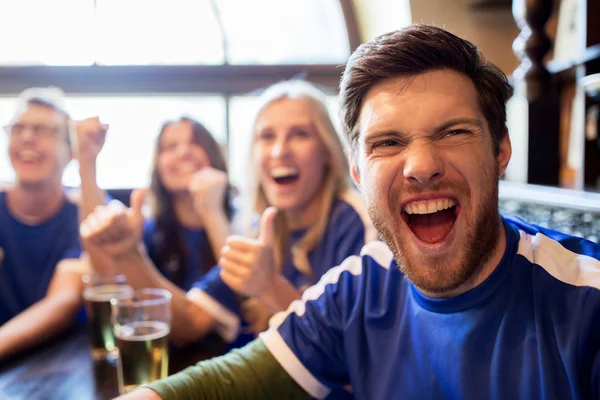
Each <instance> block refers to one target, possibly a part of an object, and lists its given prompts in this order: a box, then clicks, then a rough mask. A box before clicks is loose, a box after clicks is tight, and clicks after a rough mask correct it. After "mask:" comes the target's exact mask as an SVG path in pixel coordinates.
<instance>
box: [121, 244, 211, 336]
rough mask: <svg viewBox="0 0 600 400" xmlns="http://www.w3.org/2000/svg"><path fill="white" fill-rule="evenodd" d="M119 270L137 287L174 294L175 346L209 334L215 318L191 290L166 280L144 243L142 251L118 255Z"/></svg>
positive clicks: (172, 305)
mask: <svg viewBox="0 0 600 400" xmlns="http://www.w3.org/2000/svg"><path fill="white" fill-rule="evenodd" d="M115 262H116V263H117V270H118V271H119V272H120V273H122V274H124V275H125V276H126V277H127V282H128V283H129V284H130V285H131V286H132V287H134V288H136V289H137V288H148V287H159V288H163V289H167V290H168V291H170V292H171V294H172V296H173V297H172V299H171V308H172V311H173V320H172V322H171V334H170V338H171V340H172V341H173V343H174V344H175V345H185V344H187V343H191V342H194V341H197V340H200V339H202V338H203V337H204V336H206V335H207V334H208V333H209V332H210V331H211V330H212V328H213V326H214V324H215V321H214V318H213V317H212V316H211V315H210V314H208V313H207V312H205V311H204V310H203V309H202V308H200V307H199V306H197V305H195V304H194V303H192V302H191V301H189V300H188V299H187V296H186V295H187V293H186V292H185V291H183V290H181V289H180V288H179V287H178V286H177V285H175V284H173V283H172V282H171V281H169V280H168V279H166V278H165V277H164V276H163V275H162V274H161V273H160V271H158V269H157V268H156V267H155V266H154V263H153V262H152V260H150V258H149V257H148V255H147V254H146V251H145V249H144V248H143V246H141V245H140V246H139V248H138V250H137V251H135V252H131V253H128V254H125V255H124V256H122V257H119V258H116V259H115Z"/></svg>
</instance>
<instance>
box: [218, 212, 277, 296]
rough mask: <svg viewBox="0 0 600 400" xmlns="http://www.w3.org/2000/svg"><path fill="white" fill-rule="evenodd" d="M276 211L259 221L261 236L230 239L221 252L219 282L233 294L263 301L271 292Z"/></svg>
mask: <svg viewBox="0 0 600 400" xmlns="http://www.w3.org/2000/svg"><path fill="white" fill-rule="evenodd" d="M276 215H277V210H276V209H275V208H273V207H269V208H267V209H266V210H265V212H264V213H263V215H262V217H261V219H260V236H259V238H258V239H248V238H245V237H241V236H230V237H229V238H227V244H226V245H225V246H223V249H222V250H221V258H220V260H219V265H220V266H221V268H222V271H221V278H222V279H223V281H224V282H225V283H226V284H227V285H228V286H229V287H230V288H231V289H233V290H234V291H236V292H238V293H240V294H243V295H246V296H251V297H262V296H265V295H268V294H270V293H271V292H273V291H274V286H275V280H276V273H275V270H274V260H273V237H274V235H275V216H276Z"/></svg>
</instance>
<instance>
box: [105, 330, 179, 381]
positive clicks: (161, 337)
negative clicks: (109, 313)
mask: <svg viewBox="0 0 600 400" xmlns="http://www.w3.org/2000/svg"><path fill="white" fill-rule="evenodd" d="M169 331H170V327H169V324H167V323H165V322H160V321H138V322H131V323H127V324H125V325H121V326H118V325H115V333H116V338H117V341H116V345H117V347H118V349H119V361H118V362H117V368H118V371H117V373H118V378H119V392H120V393H127V392H130V391H132V390H133V389H135V388H137V387H138V386H140V385H143V384H145V383H149V382H152V381H155V380H158V379H162V378H166V377H167V376H168V374H169V354H168V336H169Z"/></svg>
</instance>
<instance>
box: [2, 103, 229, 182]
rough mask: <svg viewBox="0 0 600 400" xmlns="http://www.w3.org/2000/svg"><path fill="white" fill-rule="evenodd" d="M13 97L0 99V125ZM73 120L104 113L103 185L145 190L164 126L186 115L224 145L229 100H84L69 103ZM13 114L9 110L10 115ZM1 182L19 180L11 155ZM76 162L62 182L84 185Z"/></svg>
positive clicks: (100, 174)
mask: <svg viewBox="0 0 600 400" xmlns="http://www.w3.org/2000/svg"><path fill="white" fill-rule="evenodd" d="M14 101H15V99H14V98H11V99H7V98H4V99H0V110H2V113H1V114H0V122H1V123H2V126H5V125H6V124H7V123H8V122H9V121H10V119H11V118H12V116H13V111H12V110H13V109H14ZM67 106H68V107H69V110H70V112H71V115H72V117H73V118H74V119H83V118H87V117H90V116H95V115H99V116H101V118H102V122H104V123H108V124H109V125H110V128H109V131H108V134H107V138H106V143H105V145H104V149H103V150H102V152H101V153H100V156H99V158H98V184H99V185H100V186H101V187H104V188H131V187H145V186H147V185H148V184H149V183H150V168H151V162H152V154H153V150H154V143H155V141H156V137H157V136H158V131H159V129H160V126H161V125H162V123H163V122H164V121H166V120H169V119H176V118H178V117H181V116H182V115H185V116H189V117H192V118H194V119H197V120H198V121H200V122H202V123H203V124H204V125H205V126H206V127H207V129H208V130H209V131H210V132H211V133H212V134H213V135H214V137H215V139H216V140H217V141H218V142H219V143H222V144H223V145H225V143H226V129H225V122H226V119H225V100H224V98H223V97H221V96H190V95H188V96H181V95H177V96H144V97H133V96H103V97H88V96H80V97H73V98H70V99H69V102H68V104H67ZM5 110H10V112H5ZM0 152H2V154H3V155H6V153H7V136H6V135H2V139H1V140H0ZM0 160H1V161H0V182H4V183H6V182H11V181H12V180H13V179H14V174H13V172H12V167H11V166H10V161H9V159H8V157H6V156H2V157H0ZM79 182H80V181H79V173H78V169H77V165H76V162H72V163H71V164H70V165H69V166H67V168H66V170H65V174H64V176H63V183H64V184H65V185H67V186H78V185H79Z"/></svg>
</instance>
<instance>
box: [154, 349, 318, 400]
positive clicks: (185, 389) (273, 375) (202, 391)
mask: <svg viewBox="0 0 600 400" xmlns="http://www.w3.org/2000/svg"><path fill="white" fill-rule="evenodd" d="M146 387H148V388H150V389H152V390H154V391H155V392H157V393H158V394H159V395H160V397H161V398H163V399H164V400H177V399H190V400H193V399H210V400H218V399H232V400H235V399H240V400H241V399H248V400H250V399H273V400H275V399H277V400H279V399H290V400H294V399H299V400H300V399H306V398H307V397H309V395H308V394H307V393H306V392H305V391H304V390H303V389H302V388H301V387H300V386H299V385H298V384H297V383H296V381H294V380H293V379H292V378H291V377H290V376H289V375H288V374H287V372H285V370H284V369H283V367H282V366H281V365H280V364H279V363H278V362H277V360H275V358H274V357H273V355H272V354H271V352H269V350H267V348H266V347H265V345H264V344H263V342H262V341H261V340H260V339H256V340H254V341H252V342H251V343H249V344H247V345H246V346H244V347H242V348H241V349H236V350H232V351H230V352H229V353H227V354H226V355H224V356H220V357H215V358H213V359H211V360H206V361H202V362H199V363H198V364H196V365H195V366H193V367H189V368H186V369H185V370H183V371H181V372H179V373H177V374H175V375H172V376H170V377H168V378H166V379H162V380H159V381H156V382H152V383H151V384H149V385H146Z"/></svg>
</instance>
